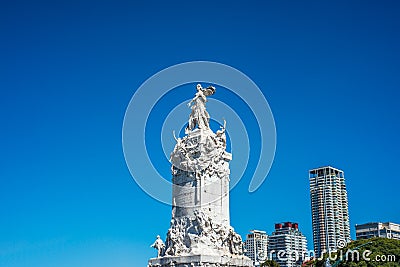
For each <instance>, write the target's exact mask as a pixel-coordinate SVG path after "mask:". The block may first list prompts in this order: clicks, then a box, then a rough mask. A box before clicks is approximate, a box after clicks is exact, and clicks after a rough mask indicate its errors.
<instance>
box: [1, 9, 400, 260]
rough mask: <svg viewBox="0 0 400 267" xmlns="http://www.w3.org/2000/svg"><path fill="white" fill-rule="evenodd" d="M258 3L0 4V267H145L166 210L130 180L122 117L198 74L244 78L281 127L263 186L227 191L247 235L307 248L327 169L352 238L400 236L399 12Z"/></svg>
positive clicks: (236, 224)
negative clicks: (319, 175) (334, 177)
mask: <svg viewBox="0 0 400 267" xmlns="http://www.w3.org/2000/svg"><path fill="white" fill-rule="evenodd" d="M260 2H261V1H260ZM263 2H265V3H263V4H261V3H258V2H248V1H247V2H244V1H243V2H235V1H229V2H228V1H227V2H219V3H213V2H208V1H196V4H195V3H189V2H187V1H182V2H171V1H163V2H162V3H156V2H151V3H148V4H145V3H144V2H143V3H140V4H135V3H134V1H126V2H121V1H64V2H62V3H61V2H59V1H48V2H45V1H26V2H23V1H8V2H6V1H2V2H1V4H0V5H1V6H0V90H1V96H0V122H1V128H0V129H1V131H0V151H1V154H0V155H1V156H0V157H1V158H0V182H1V184H0V203H1V204H0V266H1V267H3V266H4V267H5V266H7V267H22V266H30V267H32V266H40V267H46V266H49V267H50V266H51V267H53V266H57V267H62V266H76V267H79V266H82V267H88V266H95V267H102V266H118V267H123V266H138V267H139V266H146V263H147V260H148V258H149V257H152V256H154V255H155V251H153V249H151V248H149V245H150V244H151V243H152V242H153V240H154V237H155V235H157V234H160V235H162V236H165V233H166V231H167V229H168V224H169V219H170V207H169V206H167V205H164V204H161V203H159V202H157V201H155V200H153V199H152V198H150V197H148V196H147V195H146V194H145V193H143V192H142V191H141V189H140V188H139V187H138V186H137V185H136V183H135V182H134V181H133V179H132V178H131V176H130V173H129V171H128V169H127V167H126V164H125V161H124V157H123V153H122V145H121V131H122V121H123V117H124V112H125V109H126V107H127V105H128V103H129V100H130V99H131V97H132V95H133V94H134V92H135V90H136V89H137V88H138V87H139V86H140V85H141V83H142V82H144V81H145V80H146V79H147V78H149V77H150V76H151V75H153V74H155V73H156V72H158V71H160V70H162V69H163V68H165V67H168V66H170V65H174V64H177V63H181V62H185V61H193V60H209V61H217V62H221V63H224V64H228V65H231V66H233V67H235V68H237V69H239V70H241V71H242V72H244V73H245V74H247V75H248V76H249V77H250V78H251V79H252V80H253V81H255V82H256V83H257V85H258V86H259V87H260V88H261V89H262V91H263V93H264V95H265V97H266V98H267V99H268V101H269V104H270V106H271V109H272V111H273V114H274V116H275V122H276V127H277V140H278V141H277V151H276V158H275V162H274V164H273V166H272V169H271V172H270V174H269V176H268V178H267V180H266V181H265V182H264V184H263V185H262V187H261V188H260V189H259V190H258V191H256V192H255V193H252V194H250V193H248V192H247V188H248V184H249V181H250V178H249V177H244V178H243V179H242V180H241V182H240V183H239V184H238V186H237V187H236V188H234V190H233V191H232V192H231V223H232V225H233V226H234V227H235V229H236V230H237V231H238V232H239V233H240V234H242V236H244V235H245V234H246V233H247V232H248V230H250V229H253V228H256V229H264V230H267V232H269V233H270V232H271V231H272V230H273V224H274V223H275V222H281V221H296V222H299V227H300V229H301V230H302V231H303V232H304V233H305V234H306V236H307V238H308V242H309V247H310V248H311V247H312V239H311V215H310V200H309V184H308V172H307V171H308V169H310V168H314V167H318V166H321V165H328V164H329V165H332V166H335V167H337V168H341V169H343V170H344V171H345V176H346V184H347V189H348V195H349V210H350V220H351V230H352V236H353V237H354V224H356V223H364V222H368V221H395V222H400V205H399V198H398V195H399V189H400V182H399V174H398V171H397V167H398V166H399V150H400V142H399V129H400V126H399V116H400V109H399V96H400V93H399V85H400V75H399V73H400V63H399V62H400V49H399V47H400V34H399V30H400V19H399V14H400V3H399V1H263ZM160 110H162V108H161V109H160ZM228 126H229V124H228ZM155 149H160V148H155Z"/></svg>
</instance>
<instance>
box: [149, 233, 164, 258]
mask: <svg viewBox="0 0 400 267" xmlns="http://www.w3.org/2000/svg"><path fill="white" fill-rule="evenodd" d="M151 247H152V248H155V249H157V257H161V256H163V254H164V248H165V244H164V242H163V241H162V240H161V238H160V236H159V235H158V236H157V239H156V241H154V243H153V245H151Z"/></svg>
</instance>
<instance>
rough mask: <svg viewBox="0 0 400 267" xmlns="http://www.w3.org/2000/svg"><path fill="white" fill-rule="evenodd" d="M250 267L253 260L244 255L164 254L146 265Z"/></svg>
mask: <svg viewBox="0 0 400 267" xmlns="http://www.w3.org/2000/svg"><path fill="white" fill-rule="evenodd" d="M172 266H173V267H198V266H207V267H225V266H230V267H252V266H253V261H252V260H250V259H249V258H248V257H245V256H217V255H191V256H164V257H160V258H152V259H150V260H149V265H148V267H172Z"/></svg>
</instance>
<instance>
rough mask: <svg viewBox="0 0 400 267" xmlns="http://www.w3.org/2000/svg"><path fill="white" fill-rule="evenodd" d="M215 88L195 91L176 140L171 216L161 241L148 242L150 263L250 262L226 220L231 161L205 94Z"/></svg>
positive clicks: (184, 266)
mask: <svg viewBox="0 0 400 267" xmlns="http://www.w3.org/2000/svg"><path fill="white" fill-rule="evenodd" d="M214 93H215V88H214V87H211V86H210V87H208V88H206V89H203V88H202V87H201V85H200V84H198V85H197V93H196V95H195V97H194V98H193V99H192V101H190V102H189V104H188V106H189V107H191V110H192V112H191V114H190V117H189V123H188V126H187V128H186V130H185V134H186V135H185V136H184V137H183V138H175V139H176V142H177V143H176V145H175V148H174V151H173V152H172V153H171V163H172V167H171V171H172V182H173V188H172V203H173V207H172V219H171V224H170V228H169V230H168V233H167V238H166V241H165V244H164V242H163V241H162V240H161V239H160V238H159V237H157V240H156V241H155V243H154V244H153V245H152V247H154V248H156V249H157V251H158V253H157V258H152V259H150V260H149V264H148V266H149V267H156V266H157V267H167V266H168V267H171V266H175V267H194V266H209V267H216V266H220V267H222V266H232V267H239V266H240V267H245V266H246V267H248V266H253V264H252V261H251V260H250V259H249V258H248V257H246V256H244V254H243V242H242V238H241V237H240V235H238V234H237V233H236V232H235V231H234V229H233V228H232V227H231V226H230V221H229V172H230V170H229V161H230V160H231V159H232V155H231V154H230V153H228V152H226V135H225V126H226V125H225V123H224V126H223V127H221V129H220V130H218V131H217V132H216V133H214V132H213V131H212V130H211V129H210V127H209V121H210V116H209V114H208V112H207V110H206V102H207V96H210V95H212V94H214Z"/></svg>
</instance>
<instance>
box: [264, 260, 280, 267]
mask: <svg viewBox="0 0 400 267" xmlns="http://www.w3.org/2000/svg"><path fill="white" fill-rule="evenodd" d="M260 267H280V265H279V264H278V263H277V262H276V261H274V260H266V261H264V262H263V263H261V265H260Z"/></svg>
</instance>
